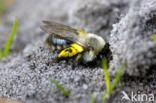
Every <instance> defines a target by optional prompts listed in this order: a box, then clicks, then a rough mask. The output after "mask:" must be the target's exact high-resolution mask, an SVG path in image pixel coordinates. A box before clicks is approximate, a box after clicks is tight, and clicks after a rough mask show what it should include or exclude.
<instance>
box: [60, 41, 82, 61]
mask: <svg viewBox="0 0 156 103" xmlns="http://www.w3.org/2000/svg"><path fill="white" fill-rule="evenodd" d="M83 50H84V49H83V47H82V46H80V45H78V44H76V43H73V44H71V45H70V46H69V47H67V48H65V49H64V50H62V51H61V52H60V54H59V55H58V57H63V58H66V57H72V56H74V55H76V54H78V53H81V52H83Z"/></svg>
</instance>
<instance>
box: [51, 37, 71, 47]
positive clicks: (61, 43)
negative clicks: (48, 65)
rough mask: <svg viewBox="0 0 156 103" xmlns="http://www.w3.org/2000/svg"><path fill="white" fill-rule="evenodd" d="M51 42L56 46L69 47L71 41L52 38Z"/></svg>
mask: <svg viewBox="0 0 156 103" xmlns="http://www.w3.org/2000/svg"><path fill="white" fill-rule="evenodd" d="M50 41H51V42H52V44H55V45H68V44H70V41H68V40H64V39H60V38H56V37H54V36H52V37H51V38H50Z"/></svg>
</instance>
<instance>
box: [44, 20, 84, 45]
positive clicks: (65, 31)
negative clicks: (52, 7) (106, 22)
mask: <svg viewBox="0 0 156 103" xmlns="http://www.w3.org/2000/svg"><path fill="white" fill-rule="evenodd" d="M43 23H44V25H41V29H43V30H44V31H46V32H47V33H49V34H52V35H54V36H56V37H58V38H62V39H65V40H69V41H71V42H76V43H78V44H80V45H81V46H83V44H81V43H80V42H79V41H78V35H79V34H78V32H77V29H74V28H71V27H69V26H66V25H63V24H59V23H56V22H52V21H43Z"/></svg>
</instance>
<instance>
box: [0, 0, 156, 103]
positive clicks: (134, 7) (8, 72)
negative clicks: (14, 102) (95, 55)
mask: <svg viewBox="0 0 156 103" xmlns="http://www.w3.org/2000/svg"><path fill="white" fill-rule="evenodd" d="M155 5H156V0H131V1H128V0H115V1H114V0H109V1H108V0H96V1H95V0H85V1H84V0H75V1H74V0H68V1H67V0H57V1H55V0H31V1H28V0H16V2H15V3H14V4H13V5H12V6H11V7H10V8H9V9H8V10H7V11H6V13H5V15H4V16H3V20H4V21H5V22H4V21H3V22H2V21H0V32H1V33H0V36H1V37H0V43H1V46H3V47H4V44H5V40H6V39H7V37H8V35H7V34H9V32H10V31H9V30H10V29H11V24H12V22H13V20H14V17H15V16H17V17H18V18H19V20H20V24H19V29H18V32H17V34H16V37H15V39H14V42H13V45H12V47H11V51H12V52H11V54H10V55H9V56H8V57H7V58H5V59H2V60H0V76H1V79H0V97H9V98H13V99H18V100H21V101H23V102H26V103H90V94H91V93H93V94H94V96H95V100H96V103H101V101H100V99H101V96H102V94H103V93H104V92H105V90H106V88H105V81H104V78H103V69H102V68H101V65H100V64H96V65H90V64H88V65H81V64H80V65H78V66H77V67H75V66H74V65H73V59H68V60H62V61H59V62H57V63H52V64H51V63H50V62H51V61H52V60H53V59H54V58H55V57H56V56H57V54H58V52H56V51H52V50H51V49H49V48H48V47H47V46H46V45H45V43H44V41H45V37H46V33H45V32H43V31H42V30H41V29H40V25H41V21H42V20H52V21H57V22H59V23H63V24H66V25H70V26H73V27H75V28H84V29H85V30H86V31H88V32H93V33H96V34H98V35H100V36H102V37H103V38H104V39H105V40H106V41H107V43H109V45H110V46H109V50H108V51H111V53H107V52H105V53H104V54H101V55H103V56H105V57H112V59H108V60H109V73H110V76H111V79H113V78H114V75H115V73H116V71H117V69H118V67H119V65H120V64H121V63H122V62H125V63H126V69H125V72H124V75H123V77H122V79H121V80H120V83H119V84H118V86H117V87H116V89H115V90H114V91H113V93H112V94H111V95H110V96H109V98H108V99H107V100H106V103H132V102H133V103H156V45H155V44H154V42H153V40H152V34H154V33H156V22H155V20H156V6H155ZM5 34H6V35H5ZM98 61H100V60H96V61H95V62H98ZM50 78H54V79H55V80H57V81H58V82H59V83H60V84H62V85H63V86H64V87H65V88H66V89H67V90H69V91H70V93H71V96H70V97H66V96H64V94H63V93H62V92H61V91H60V90H59V89H58V88H57V87H56V86H55V85H54V84H53V83H51V82H50ZM122 91H125V92H126V93H127V94H128V95H129V96H131V93H132V92H134V93H135V94H138V95H139V94H140V95H141V94H145V93H146V94H148V95H149V94H151V93H152V94H154V95H155V101H153V102H149V101H127V100H123V101H121V98H122V96H123V94H122Z"/></svg>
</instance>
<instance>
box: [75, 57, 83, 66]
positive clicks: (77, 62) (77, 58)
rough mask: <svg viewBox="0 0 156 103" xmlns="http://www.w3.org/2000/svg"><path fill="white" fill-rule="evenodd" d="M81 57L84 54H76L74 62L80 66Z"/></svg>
mask: <svg viewBox="0 0 156 103" xmlns="http://www.w3.org/2000/svg"><path fill="white" fill-rule="evenodd" d="M81 57H82V54H78V55H77V56H76V59H75V63H74V65H75V66H78V64H79V63H80V59H81Z"/></svg>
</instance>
